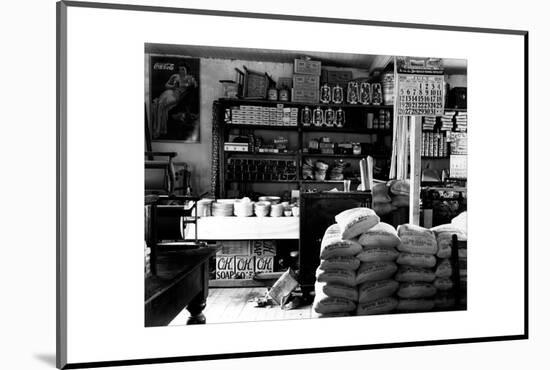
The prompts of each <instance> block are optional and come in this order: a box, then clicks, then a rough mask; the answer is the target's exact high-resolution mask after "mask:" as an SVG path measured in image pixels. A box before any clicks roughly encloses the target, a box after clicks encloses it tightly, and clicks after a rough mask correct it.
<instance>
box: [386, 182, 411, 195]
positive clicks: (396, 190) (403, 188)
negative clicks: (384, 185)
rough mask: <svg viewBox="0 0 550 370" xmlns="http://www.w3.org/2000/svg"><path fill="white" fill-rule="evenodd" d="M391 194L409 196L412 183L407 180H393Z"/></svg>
mask: <svg viewBox="0 0 550 370" xmlns="http://www.w3.org/2000/svg"><path fill="white" fill-rule="evenodd" d="M390 192H391V193H392V194H396V195H409V194H410V192H411V183H410V181H409V180H408V179H407V180H393V181H391V182H390Z"/></svg>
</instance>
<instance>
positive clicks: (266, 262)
mask: <svg viewBox="0 0 550 370" xmlns="http://www.w3.org/2000/svg"><path fill="white" fill-rule="evenodd" d="M273 259H274V257H273V256H256V264H255V268H254V270H255V271H256V273H261V272H273Z"/></svg>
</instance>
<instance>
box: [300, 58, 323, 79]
mask: <svg viewBox="0 0 550 370" xmlns="http://www.w3.org/2000/svg"><path fill="white" fill-rule="evenodd" d="M294 73H302V74H307V75H315V76H319V75H320V74H321V62H319V61H316V60H307V59H294Z"/></svg>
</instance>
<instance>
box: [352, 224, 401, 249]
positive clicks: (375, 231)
mask: <svg viewBox="0 0 550 370" xmlns="http://www.w3.org/2000/svg"><path fill="white" fill-rule="evenodd" d="M358 242H359V244H361V245H362V246H363V247H364V248H393V247H396V246H397V245H399V243H400V242H401V239H399V236H397V231H396V230H395V228H394V227H393V226H392V225H390V224H387V223H385V222H380V223H378V224H377V225H375V226H373V227H371V228H370V229H369V230H368V231H366V232H364V233H363V234H361V236H359V240H358Z"/></svg>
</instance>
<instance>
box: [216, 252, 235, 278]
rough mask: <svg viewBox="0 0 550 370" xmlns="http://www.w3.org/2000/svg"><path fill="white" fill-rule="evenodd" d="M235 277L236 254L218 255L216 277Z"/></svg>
mask: <svg viewBox="0 0 550 370" xmlns="http://www.w3.org/2000/svg"><path fill="white" fill-rule="evenodd" d="M234 278H235V256H217V257H216V279H234Z"/></svg>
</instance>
